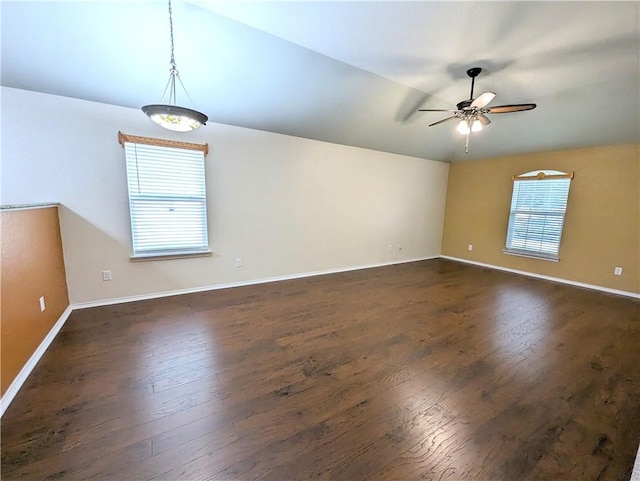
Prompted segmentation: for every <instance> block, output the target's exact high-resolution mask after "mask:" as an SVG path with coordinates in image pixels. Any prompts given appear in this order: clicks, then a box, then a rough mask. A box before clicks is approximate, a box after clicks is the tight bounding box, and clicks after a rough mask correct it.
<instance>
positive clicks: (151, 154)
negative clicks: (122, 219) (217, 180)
mask: <svg viewBox="0 0 640 481" xmlns="http://www.w3.org/2000/svg"><path fill="white" fill-rule="evenodd" d="M124 148H125V155H126V159H127V179H128V184H129V206H130V210H131V231H132V234H133V254H134V256H136V255H162V254H180V253H191V252H200V251H206V250H208V238H207V206H206V188H205V176H204V152H203V151H199V150H191V149H182V148H174V147H166V146H159V145H149V144H141V143H135V142H126V141H125V142H124Z"/></svg>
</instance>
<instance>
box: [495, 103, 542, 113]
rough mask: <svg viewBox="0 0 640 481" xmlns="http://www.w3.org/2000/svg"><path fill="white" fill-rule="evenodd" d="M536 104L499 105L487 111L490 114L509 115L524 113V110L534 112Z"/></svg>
mask: <svg viewBox="0 0 640 481" xmlns="http://www.w3.org/2000/svg"><path fill="white" fill-rule="evenodd" d="M535 108H536V104H514V105H498V106H496V107H491V108H489V109H487V113H488V114H508V113H510V112H522V111H523V110H533V109H535Z"/></svg>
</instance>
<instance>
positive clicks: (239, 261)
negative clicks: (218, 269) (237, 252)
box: [236, 258, 242, 267]
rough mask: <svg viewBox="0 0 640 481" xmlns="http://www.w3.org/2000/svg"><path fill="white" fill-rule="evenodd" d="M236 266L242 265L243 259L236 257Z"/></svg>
mask: <svg viewBox="0 0 640 481" xmlns="http://www.w3.org/2000/svg"><path fill="white" fill-rule="evenodd" d="M236 267H242V259H240V258H238V259H236Z"/></svg>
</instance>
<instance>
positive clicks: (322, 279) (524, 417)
mask: <svg viewBox="0 0 640 481" xmlns="http://www.w3.org/2000/svg"><path fill="white" fill-rule="evenodd" d="M639 314H640V303H639V302H638V301H635V300H633V299H628V298H623V297H617V296H614V295H609V294H604V293H598V292H594V291H589V290H584V289H579V288H574V287H570V286H564V285H558V284H554V283H550V282H545V281H540V280H534V279H530V278H525V277H520V276H517V275H512V274H508V273H504V272H498V271H492V270H487V269H482V268H479V267H475V266H469V265H464V264H459V263H455V262H451V261H447V260H444V259H435V260H430V261H423V262H415V263H409V264H402V265H396V266H389V267H382V268H376V269H367V270H362V271H353V272H347V273H341V274H332V275H326V276H318V277H312V278H307V279H299V280H292V281H282V282H276V283H270V284H262V285H256V286H250V287H239V288H233V289H224V290H219V291H210V292H205V293H199V294H190V295H183V296H175V297H169V298H164V299H157V300H150V301H142V302H136V303H129V304H120V305H114V306H106V307H100V308H92V309H85V310H80V311H75V312H73V313H72V315H71V316H70V318H69V320H68V321H67V324H66V325H65V326H64V328H63V329H62V331H61V332H60V334H59V335H58V337H57V338H56V340H55V341H54V343H53V344H52V346H51V347H50V348H49V350H48V351H47V353H46V355H45V356H44V358H43V359H42V360H41V362H40V363H39V364H38V366H37V368H36V369H35V371H34V372H33V374H32V375H31V377H30V378H29V379H28V381H27V382H26V383H25V385H24V387H23V388H22V390H21V391H20V392H19V394H18V395H17V396H16V398H15V400H14V401H13V404H12V405H11V406H10V407H9V409H8V410H7V412H6V413H5V416H4V417H3V418H2V425H1V427H2V433H1V441H2V479H5V480H11V479H29V480H37V479H74V480H75V479H78V480H80V479H82V480H85V479H100V480H134V479H141V480H142V479H144V480H151V479H153V480H178V479H214V480H249V479H252V480H253V479H260V480H285V479H291V480H306V479H327V480H329V479H331V480H345V481H350V480H374V479H375V480H413V479H426V480H519V481H520V480H527V479H531V480H627V479H629V477H630V475H631V469H632V466H633V461H634V457H635V453H636V451H637V448H638V444H639V443H640V360H639V349H640V319H639V317H640V315H639Z"/></svg>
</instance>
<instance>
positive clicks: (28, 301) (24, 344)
mask: <svg viewBox="0 0 640 481" xmlns="http://www.w3.org/2000/svg"><path fill="white" fill-rule="evenodd" d="M0 222H1V223H0V226H1V233H2V234H1V238H2V256H1V257H0V262H1V264H2V276H1V277H2V282H1V283H0V284H1V286H2V290H1V292H2V304H1V306H2V307H1V315H0V319H1V321H0V326H1V329H2V334H1V337H0V338H1V343H0V346H1V354H0V359H1V360H2V370H1V376H0V377H1V378H2V382H1V385H2V395H4V393H5V392H6V391H7V388H8V387H9V386H10V385H11V383H12V382H13V380H14V379H15V377H16V376H17V375H18V373H19V372H20V370H21V369H22V368H23V367H24V365H25V364H26V362H27V361H28V360H29V358H30V357H31V356H32V355H33V353H34V352H35V350H36V349H37V348H38V346H39V345H40V343H41V342H42V341H43V340H44V338H45V337H46V336H47V334H49V331H50V330H51V328H52V327H53V325H54V324H55V323H56V321H57V320H58V319H59V318H60V316H61V315H62V313H63V312H64V310H65V309H66V308H67V306H68V305H69V298H68V296H67V283H66V280H65V271H64V262H63V259H62V242H61V240H60V227H59V223H58V209H57V208H56V207H48V208H38V209H25V210H3V211H0ZM41 296H42V297H44V299H45V310H44V312H41V311H40V302H39V299H40V297H41Z"/></svg>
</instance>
